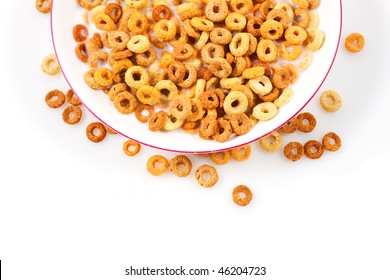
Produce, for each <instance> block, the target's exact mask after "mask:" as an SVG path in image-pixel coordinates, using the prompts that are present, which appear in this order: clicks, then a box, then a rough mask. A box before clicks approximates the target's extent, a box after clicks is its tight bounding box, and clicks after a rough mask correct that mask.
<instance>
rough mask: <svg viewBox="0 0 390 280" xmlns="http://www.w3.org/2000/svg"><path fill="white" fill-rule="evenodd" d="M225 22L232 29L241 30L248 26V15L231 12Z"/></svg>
mask: <svg viewBox="0 0 390 280" xmlns="http://www.w3.org/2000/svg"><path fill="white" fill-rule="evenodd" d="M225 24H226V27H227V28H228V29H229V30H231V31H241V30H243V29H244V28H245V26H246V17H245V16H244V15H242V14H240V13H230V14H228V16H227V17H226V18H225Z"/></svg>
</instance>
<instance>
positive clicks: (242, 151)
mask: <svg viewBox="0 0 390 280" xmlns="http://www.w3.org/2000/svg"><path fill="white" fill-rule="evenodd" d="M230 153H231V154H232V156H233V158H234V159H235V160H238V161H243V160H247V159H248V158H249V157H250V156H251V153H252V148H251V145H244V146H241V147H238V148H234V149H232V150H230Z"/></svg>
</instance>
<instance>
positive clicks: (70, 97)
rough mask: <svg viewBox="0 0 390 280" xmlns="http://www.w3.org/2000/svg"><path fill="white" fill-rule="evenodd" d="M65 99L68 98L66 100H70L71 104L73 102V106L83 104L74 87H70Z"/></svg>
mask: <svg viewBox="0 0 390 280" xmlns="http://www.w3.org/2000/svg"><path fill="white" fill-rule="evenodd" d="M65 100H66V102H68V103H69V104H71V105H73V106H80V105H81V101H80V100H79V99H78V98H77V96H76V95H75V94H74V92H73V90H72V89H69V90H68V91H67V92H66V95H65Z"/></svg>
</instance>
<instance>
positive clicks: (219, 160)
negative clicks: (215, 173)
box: [209, 151, 230, 165]
mask: <svg viewBox="0 0 390 280" xmlns="http://www.w3.org/2000/svg"><path fill="white" fill-rule="evenodd" d="M209 156H210V159H211V160H212V161H213V162H214V163H215V164H218V165H221V164H226V163H228V162H229V160H230V152H229V151H222V152H216V153H211V154H210V155H209Z"/></svg>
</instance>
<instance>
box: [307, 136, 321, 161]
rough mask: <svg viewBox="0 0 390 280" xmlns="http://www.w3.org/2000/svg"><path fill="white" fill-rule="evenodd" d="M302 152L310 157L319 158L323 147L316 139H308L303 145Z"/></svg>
mask: <svg viewBox="0 0 390 280" xmlns="http://www.w3.org/2000/svg"><path fill="white" fill-rule="evenodd" d="M303 152H304V154H305V155H306V156H307V157H308V158H310V159H319V158H320V157H321V156H322V154H323V153H324V147H322V144H321V143H320V142H318V141H317V140H310V141H307V142H306V143H305V145H303Z"/></svg>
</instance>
